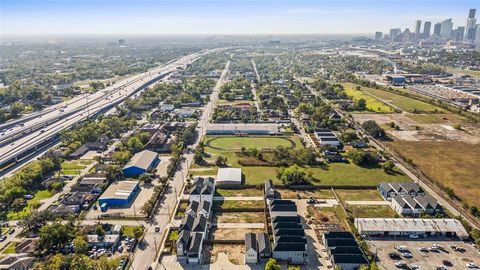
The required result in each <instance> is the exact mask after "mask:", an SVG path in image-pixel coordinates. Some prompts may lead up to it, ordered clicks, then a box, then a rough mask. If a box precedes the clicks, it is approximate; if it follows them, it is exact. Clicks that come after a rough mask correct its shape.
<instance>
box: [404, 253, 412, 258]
mask: <svg viewBox="0 0 480 270" xmlns="http://www.w3.org/2000/svg"><path fill="white" fill-rule="evenodd" d="M402 256H403V257H404V258H408V259H410V258H413V256H412V253H410V252H404V253H402Z"/></svg>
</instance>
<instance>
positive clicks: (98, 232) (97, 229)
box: [95, 224, 105, 237]
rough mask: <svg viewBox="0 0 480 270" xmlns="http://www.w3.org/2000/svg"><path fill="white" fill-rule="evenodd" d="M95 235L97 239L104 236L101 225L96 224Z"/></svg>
mask: <svg viewBox="0 0 480 270" xmlns="http://www.w3.org/2000/svg"><path fill="white" fill-rule="evenodd" d="M95 234H97V235H98V237H102V236H104V235H105V230H104V229H103V226H102V224H98V225H97V227H95Z"/></svg>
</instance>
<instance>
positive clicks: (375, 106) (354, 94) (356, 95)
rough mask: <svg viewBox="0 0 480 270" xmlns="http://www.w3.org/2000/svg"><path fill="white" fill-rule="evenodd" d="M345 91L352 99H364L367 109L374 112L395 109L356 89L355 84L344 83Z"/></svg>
mask: <svg viewBox="0 0 480 270" xmlns="http://www.w3.org/2000/svg"><path fill="white" fill-rule="evenodd" d="M343 86H344V87H345V93H346V94H347V95H348V96H349V97H351V98H353V100H359V99H362V98H363V99H364V100H365V101H366V102H367V111H371V112H376V113H393V112H395V110H394V109H393V108H392V107H390V106H389V105H387V104H385V103H383V102H382V101H380V100H378V99H376V98H374V97H372V96H370V95H368V94H367V93H366V92H364V91H362V90H356V89H355V87H356V85H354V84H349V83H345V84H343Z"/></svg>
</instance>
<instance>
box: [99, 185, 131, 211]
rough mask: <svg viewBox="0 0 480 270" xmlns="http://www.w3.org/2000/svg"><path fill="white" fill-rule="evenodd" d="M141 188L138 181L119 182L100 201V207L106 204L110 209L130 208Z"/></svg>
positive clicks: (107, 190)
mask: <svg viewBox="0 0 480 270" xmlns="http://www.w3.org/2000/svg"><path fill="white" fill-rule="evenodd" d="M139 191H140V186H139V185H138V181H119V182H115V183H112V184H111V185H110V186H109V187H108V188H107V189H106V190H105V192H104V193H103V194H102V196H100V198H99V199H98V203H99V205H102V204H104V203H106V205H107V206H108V207H118V208H120V207H129V205H130V204H131V203H132V202H133V200H134V199H135V197H136V196H137V194H138V192H139Z"/></svg>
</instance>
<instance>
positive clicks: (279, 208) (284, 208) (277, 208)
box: [270, 205, 297, 212]
mask: <svg viewBox="0 0 480 270" xmlns="http://www.w3.org/2000/svg"><path fill="white" fill-rule="evenodd" d="M270 211H272V212H297V206H296V205H272V206H271V207H270Z"/></svg>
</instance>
